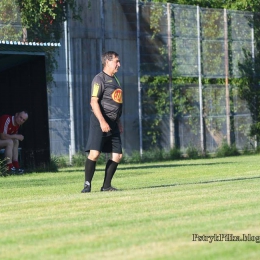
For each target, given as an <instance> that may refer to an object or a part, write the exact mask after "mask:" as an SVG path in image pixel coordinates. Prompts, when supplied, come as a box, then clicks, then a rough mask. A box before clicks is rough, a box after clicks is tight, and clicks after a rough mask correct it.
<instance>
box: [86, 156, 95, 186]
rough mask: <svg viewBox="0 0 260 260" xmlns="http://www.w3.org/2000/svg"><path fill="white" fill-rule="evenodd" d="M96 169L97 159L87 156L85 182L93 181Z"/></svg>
mask: <svg viewBox="0 0 260 260" xmlns="http://www.w3.org/2000/svg"><path fill="white" fill-rule="evenodd" d="M95 169H96V161H91V160H89V159H88V158H87V160H86V162H85V184H86V182H88V183H89V185H90V183H91V181H92V178H93V176H94V173H95Z"/></svg>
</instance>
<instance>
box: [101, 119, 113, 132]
mask: <svg viewBox="0 0 260 260" xmlns="http://www.w3.org/2000/svg"><path fill="white" fill-rule="evenodd" d="M100 127H101V130H102V132H105V133H107V132H109V131H110V130H111V129H110V126H109V124H108V123H107V122H106V121H105V120H102V121H100Z"/></svg>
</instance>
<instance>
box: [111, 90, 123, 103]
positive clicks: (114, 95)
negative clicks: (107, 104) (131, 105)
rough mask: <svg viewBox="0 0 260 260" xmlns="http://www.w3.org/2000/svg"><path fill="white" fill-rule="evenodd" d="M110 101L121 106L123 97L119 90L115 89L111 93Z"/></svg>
mask: <svg viewBox="0 0 260 260" xmlns="http://www.w3.org/2000/svg"><path fill="white" fill-rule="evenodd" d="M112 99H113V100H114V101H115V102H117V103H120V104H122V103H123V95H122V90H121V89H120V88H118V89H116V90H115V91H114V92H113V93H112Z"/></svg>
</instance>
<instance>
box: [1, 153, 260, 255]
mask: <svg viewBox="0 0 260 260" xmlns="http://www.w3.org/2000/svg"><path fill="white" fill-rule="evenodd" d="M258 161H259V156H239V157H229V158H221V159H200V160H189V161H175V162H165V163H149V164H134V165H120V166H119V168H118V171H117V173H116V175H115V179H114V183H113V185H115V186H116V187H118V188H119V189H121V191H119V192H107V193H106V192H104V193H102V192H99V190H100V187H101V185H102V181H103V175H104V174H103V167H102V166H99V167H98V168H97V171H96V174H95V176H94V179H93V183H92V188H93V192H91V193H89V194H81V193H80V190H81V189H82V187H83V181H84V171H83V168H64V169H61V170H60V171H59V172H58V173H37V174H36V173H33V174H28V175H23V176H9V177H6V178H3V177H2V178H0V186H1V187H0V188H1V196H0V203H1V219H0V230H1V236H0V243H1V251H0V259H82V258H83V259H100V258H106V259H234V258H236V259H249V258H254V259H257V258H258V252H259V247H260V244H259V243H256V242H255V241H247V242H246V241H240V242H237V241H213V242H212V243H209V241H193V240H194V239H193V238H194V237H193V234H197V235H200V236H202V235H206V236H208V235H211V236H212V235H214V234H217V235H219V234H231V235H234V236H240V237H241V238H242V237H243V234H245V235H248V234H251V235H252V236H255V237H257V236H260V225H259V224H260V220H259V213H260V208H259V193H260V166H259V164H258Z"/></svg>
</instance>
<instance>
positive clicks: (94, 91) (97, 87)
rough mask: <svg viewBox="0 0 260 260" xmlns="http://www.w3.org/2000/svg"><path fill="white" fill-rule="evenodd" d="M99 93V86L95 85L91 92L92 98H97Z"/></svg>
mask: <svg viewBox="0 0 260 260" xmlns="http://www.w3.org/2000/svg"><path fill="white" fill-rule="evenodd" d="M98 91H99V84H98V83H95V84H94V86H93V90H92V97H97V95H98Z"/></svg>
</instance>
